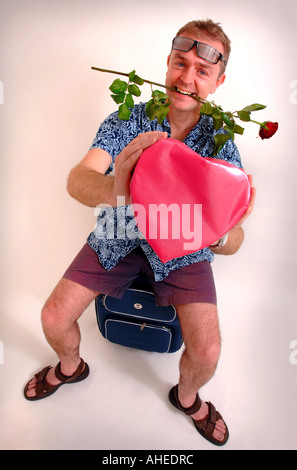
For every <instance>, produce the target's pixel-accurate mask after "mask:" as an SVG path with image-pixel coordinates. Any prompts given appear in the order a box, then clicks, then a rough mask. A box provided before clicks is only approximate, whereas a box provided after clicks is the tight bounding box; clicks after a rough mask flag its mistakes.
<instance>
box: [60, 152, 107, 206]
mask: <svg viewBox="0 0 297 470" xmlns="http://www.w3.org/2000/svg"><path fill="white" fill-rule="evenodd" d="M111 161H112V159H111V156H110V155H109V154H108V153H107V152H105V151H104V150H102V149H91V150H89V152H88V153H87V154H86V156H85V157H84V158H83V159H82V161H81V162H80V163H79V164H78V165H77V166H75V167H74V168H73V169H72V170H71V171H70V173H69V176H68V181H67V191H68V193H69V194H70V196H71V197H73V198H74V199H76V200H77V201H79V202H81V203H82V204H85V205H86V206H89V207H96V206H97V205H98V204H101V203H104V202H105V203H107V202H109V201H111V200H112V194H113V190H112V188H113V180H114V178H113V177H111V176H107V175H105V174H104V173H105V172H106V171H107V169H108V168H109V166H110V164H111Z"/></svg>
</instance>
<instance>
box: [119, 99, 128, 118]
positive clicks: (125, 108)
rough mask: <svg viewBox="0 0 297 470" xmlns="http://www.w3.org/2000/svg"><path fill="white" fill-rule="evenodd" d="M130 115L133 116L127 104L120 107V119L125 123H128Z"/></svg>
mask: <svg viewBox="0 0 297 470" xmlns="http://www.w3.org/2000/svg"><path fill="white" fill-rule="evenodd" d="M130 114H131V111H130V109H129V108H128V106H127V105H126V103H123V104H121V106H120V107H119V112H118V115H119V118H120V119H122V120H123V121H128V119H129V117H130Z"/></svg>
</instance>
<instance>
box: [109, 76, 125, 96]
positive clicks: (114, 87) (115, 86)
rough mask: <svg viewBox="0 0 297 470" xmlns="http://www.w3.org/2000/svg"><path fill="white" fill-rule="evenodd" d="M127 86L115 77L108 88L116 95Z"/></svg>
mask: <svg viewBox="0 0 297 470" xmlns="http://www.w3.org/2000/svg"><path fill="white" fill-rule="evenodd" d="M127 88H128V83H126V82H124V81H123V80H120V79H119V78H117V79H116V80H115V81H114V82H112V84H111V85H110V87H109V89H110V91H111V92H112V93H115V94H116V95H118V94H119V93H122V92H125V91H126V90H127Z"/></svg>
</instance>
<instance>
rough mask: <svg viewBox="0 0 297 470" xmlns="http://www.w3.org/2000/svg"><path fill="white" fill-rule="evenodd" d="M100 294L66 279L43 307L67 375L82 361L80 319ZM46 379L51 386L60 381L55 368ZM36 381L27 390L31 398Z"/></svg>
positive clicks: (50, 336) (47, 332) (49, 336)
mask: <svg viewBox="0 0 297 470" xmlns="http://www.w3.org/2000/svg"><path fill="white" fill-rule="evenodd" d="M97 295H98V292H94V291H92V290H89V289H87V288H86V287H83V286H81V285H79V284H77V283H75V282H73V281H70V280H68V279H64V278H63V279H61V280H60V282H59V283H58V285H57V286H56V288H55V289H54V291H53V293H52V294H51V296H50V297H49V299H48V300H47V301H46V303H45V305H44V307H43V309H42V314H41V321H42V327H43V331H44V334H45V337H46V339H47V341H48V343H49V344H50V346H51V347H52V348H53V349H54V351H55V352H56V353H57V355H58V357H59V359H60V361H61V372H62V373H63V374H64V375H67V376H71V375H72V374H73V373H74V372H75V370H76V369H77V367H78V365H79V363H80V355H79V344H80V330H79V326H78V323H77V320H78V318H79V317H80V316H81V314H82V313H83V312H84V310H85V309H86V308H87V307H88V306H89V304H90V303H91V302H92V300H94V298H95V297H96V296H97ZM46 380H47V381H48V382H49V383H50V384H51V385H57V384H59V383H60V381H59V380H58V379H57V378H56V376H55V374H54V368H52V369H50V370H49V372H48V374H47V377H46ZM35 384H36V379H35V378H34V379H32V380H31V382H30V385H29V390H28V392H27V395H28V396H29V397H34V396H35V395H36V392H35V387H36V385H35Z"/></svg>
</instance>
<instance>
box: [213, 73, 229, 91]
mask: <svg viewBox="0 0 297 470" xmlns="http://www.w3.org/2000/svg"><path fill="white" fill-rule="evenodd" d="M225 78H226V75H225V74H224V73H223V75H221V76H220V77H219V78H218V79H217V81H216V83H215V84H214V86H213V88H212V89H211V91H210V93H211V94H213V93H214V92H215V91H216V90H217V89H218V88H219V86H221V85H223V83H224V81H225Z"/></svg>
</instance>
